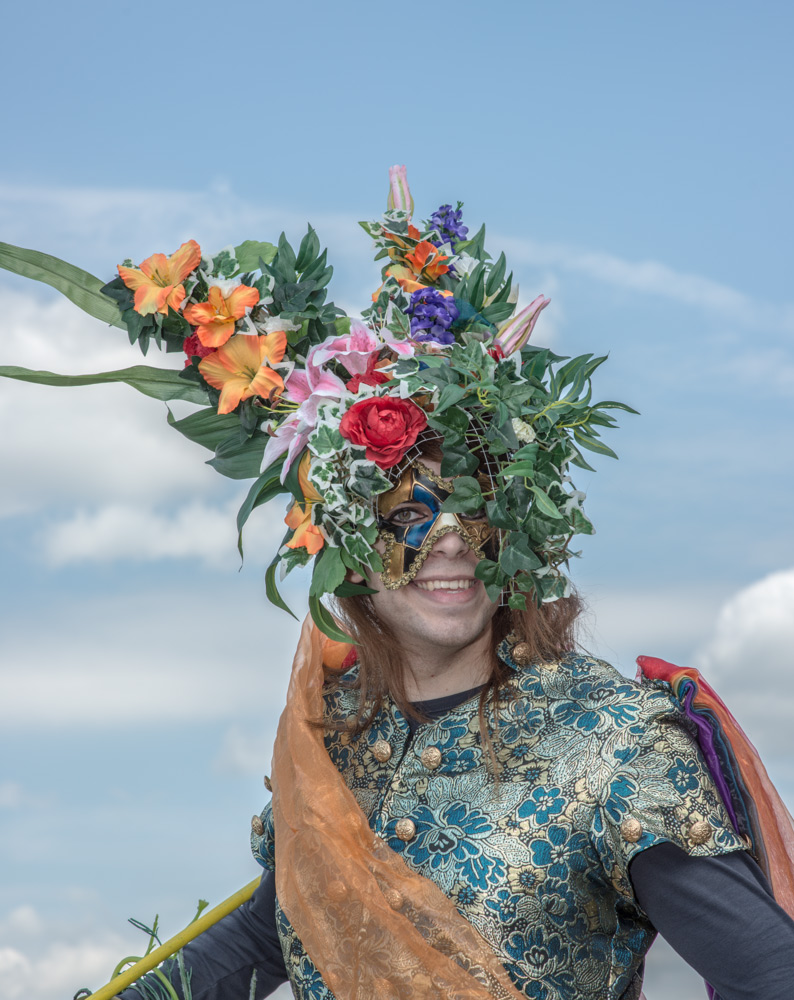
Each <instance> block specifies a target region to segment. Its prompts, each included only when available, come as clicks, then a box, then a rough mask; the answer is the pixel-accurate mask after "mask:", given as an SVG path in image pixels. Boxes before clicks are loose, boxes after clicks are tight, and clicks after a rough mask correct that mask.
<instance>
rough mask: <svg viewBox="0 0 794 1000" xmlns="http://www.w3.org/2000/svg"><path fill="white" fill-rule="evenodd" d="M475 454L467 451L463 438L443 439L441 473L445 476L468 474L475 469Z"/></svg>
mask: <svg viewBox="0 0 794 1000" xmlns="http://www.w3.org/2000/svg"><path fill="white" fill-rule="evenodd" d="M478 465H479V462H478V461H477V456H476V455H473V454H472V453H471V452H470V451H469V447H468V445H467V444H466V441H465V440H464V439H463V438H458V439H454V438H453V439H450V438H447V439H445V441H444V456H443V458H442V459H441V475H442V476H444V477H445V478H449V477H452V476H468V475H470V474H471V473H472V472H476V471H477V466H478Z"/></svg>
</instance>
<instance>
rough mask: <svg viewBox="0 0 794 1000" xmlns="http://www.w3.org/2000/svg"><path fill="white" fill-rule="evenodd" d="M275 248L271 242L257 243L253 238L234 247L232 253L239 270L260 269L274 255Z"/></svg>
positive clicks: (268, 262)
mask: <svg viewBox="0 0 794 1000" xmlns="http://www.w3.org/2000/svg"><path fill="white" fill-rule="evenodd" d="M276 252H277V251H276V248H275V247H274V246H273V244H272V243H257V242H256V241H255V240H245V241H244V242H243V243H241V244H240V245H239V246H238V247H235V248H234V255H235V257H236V258H237V263H238V264H239V265H240V270H241V271H261V270H262V266H263V265H265V266H267V265H268V264H270V263H271V262H272V260H273V258H274V257H275V256H276Z"/></svg>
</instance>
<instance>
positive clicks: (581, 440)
mask: <svg viewBox="0 0 794 1000" xmlns="http://www.w3.org/2000/svg"><path fill="white" fill-rule="evenodd" d="M2 374H3V370H2V369H1V368H0V375H2ZM573 436H574V438H575V439H576V441H577V443H578V444H580V445H581V446H582V447H583V448H587V450H588V451H594V452H595V453H596V454H597V455H608V456H609V457H610V458H617V457H618V456H617V455H616V454H615V452H614V451H612V449H611V448H610V447H609V446H608V445H606V444H604V442H603V441H599V440H598V438H595V437H591V436H590V435H589V434H584V433H582V431H581V430H579V428H577V429H576V430H574V432H573Z"/></svg>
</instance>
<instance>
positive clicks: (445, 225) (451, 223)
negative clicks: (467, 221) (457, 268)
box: [430, 202, 469, 250]
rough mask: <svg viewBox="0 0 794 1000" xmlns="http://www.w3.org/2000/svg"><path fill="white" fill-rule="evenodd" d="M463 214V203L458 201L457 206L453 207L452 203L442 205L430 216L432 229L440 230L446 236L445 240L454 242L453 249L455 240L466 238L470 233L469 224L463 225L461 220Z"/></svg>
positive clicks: (453, 243)
mask: <svg viewBox="0 0 794 1000" xmlns="http://www.w3.org/2000/svg"><path fill="white" fill-rule="evenodd" d="M462 214H463V213H462V212H461V203H460V202H458V207H457V208H453V207H452V206H451V205H442V206H441V208H437V209H436V211H435V212H433V214H432V215H431V216H430V227H431V229H436V230H438V232H439V234H440V235H441V236H442V237H444V241H445V242H449V243H451V244H452V249H453V250H454V249H455V241H456V240H465V239H466V237H467V236H468V234H469V229H468V226H464V225H462V223H461V221H460V220H461V216H462Z"/></svg>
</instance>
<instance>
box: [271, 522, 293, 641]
mask: <svg viewBox="0 0 794 1000" xmlns="http://www.w3.org/2000/svg"><path fill="white" fill-rule="evenodd" d="M286 540H287V539H286V538H285V539H284V541H286ZM278 564H279V556H276V558H275V559H274V560H273V562H272V563H271V564H270V565H269V566H268V568H267V570H266V571H265V594H266V595H267V599H268V600H269V601H270V603H271V604H275V605H276V607H277V608H281V610H282V611H286V612H287V614H288V615H292V617H293V618H294V619H295V621H297V620H298V616H297V615H294V614H292V611H290V609H289V607H288V606H287V604H286V603H285V601H284V598H283V597H282V596H281V594H280V593H279V592H278V587H277V586H276V569H277V568H278Z"/></svg>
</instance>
